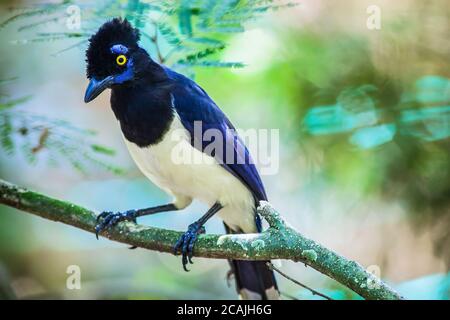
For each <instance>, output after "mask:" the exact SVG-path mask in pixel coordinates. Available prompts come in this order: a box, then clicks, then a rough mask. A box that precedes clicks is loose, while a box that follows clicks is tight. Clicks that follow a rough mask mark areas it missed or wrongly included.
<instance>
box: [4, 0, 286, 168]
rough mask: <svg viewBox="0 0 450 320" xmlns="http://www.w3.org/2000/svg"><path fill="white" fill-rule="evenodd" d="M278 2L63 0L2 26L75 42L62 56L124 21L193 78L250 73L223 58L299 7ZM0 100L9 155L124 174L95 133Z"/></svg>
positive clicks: (28, 35)
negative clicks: (73, 22) (75, 23)
mask: <svg viewBox="0 0 450 320" xmlns="http://www.w3.org/2000/svg"><path fill="white" fill-rule="evenodd" d="M278 3H279V2H277V4H275V3H274V2H273V1H270V0H223V1H219V0H178V1H176V0H169V1H166V0H161V1H155V0H147V1H142V0H127V1H117V0H100V1H98V0H87V1H82V2H81V1H72V0H63V1H60V2H52V3H37V4H32V5H23V6H21V7H20V8H13V9H11V16H10V17H9V18H8V19H6V20H5V21H3V22H1V23H0V32H3V31H4V30H5V29H6V28H7V27H12V26H13V25H15V26H16V28H17V30H18V31H19V32H21V33H22V34H24V38H20V39H17V40H15V41H14V42H15V44H21V45H28V44H30V43H42V42H49V41H58V40H66V41H64V43H65V46H66V44H67V41H70V42H71V44H70V45H69V46H66V47H63V46H62V47H61V49H59V51H57V52H55V53H54V55H59V54H61V53H63V52H66V51H67V50H71V49H74V48H81V49H84V48H85V47H86V45H87V40H88V38H89V36H90V35H91V34H93V33H94V32H95V31H96V30H97V28H98V27H99V26H100V25H101V24H103V23H104V22H105V21H106V20H107V19H110V18H113V17H118V16H120V17H123V18H127V19H128V20H130V21H131V22H132V23H133V24H134V25H135V26H136V27H138V28H139V29H140V30H141V33H142V35H143V39H142V43H141V45H142V46H143V47H144V48H146V49H147V50H148V51H149V52H150V53H151V55H152V56H153V58H154V59H156V60H157V61H159V62H160V63H165V64H167V65H170V66H172V67H173V68H175V69H178V71H180V72H182V73H184V74H186V75H187V76H190V77H193V76H194V71H195V68H194V67H216V68H217V67H221V68H240V67H243V66H244V64H243V63H241V62H236V61H222V60H221V59H220V56H219V53H220V52H221V51H223V50H224V49H225V48H226V45H227V39H228V37H229V35H230V34H235V33H240V32H243V31H244V30H245V23H247V22H249V21H251V20H254V19H256V18H258V17H259V16H260V15H261V14H264V13H265V12H267V11H269V10H275V9H279V8H282V7H288V6H292V5H293V4H292V3H286V4H278ZM71 6H72V9H73V8H75V9H78V11H79V13H80V14H81V20H80V22H81V23H80V28H78V29H75V30H74V29H73V28H69V27H68V25H67V21H68V19H69V18H70V14H71V13H70V10H68V9H70V8H71ZM73 6H76V7H73ZM0 85H1V82H0ZM0 98H1V99H2V100H1V103H0V140H1V141H0V143H1V148H2V149H3V150H4V151H5V152H6V153H8V154H12V153H13V152H15V150H16V149H20V150H22V151H23V153H24V154H25V156H26V158H27V159H28V161H29V162H30V163H35V162H36V161H37V155H38V154H39V153H42V152H45V151H48V152H47V153H48V159H49V162H50V163H51V164H56V163H57V162H58V159H65V161H69V162H70V163H71V164H72V165H73V167H75V168H76V169H78V170H80V171H83V172H85V171H86V164H87V163H94V164H97V165H99V166H101V167H103V168H105V169H107V170H110V171H112V172H114V173H120V172H121V169H120V168H118V167H115V166H113V165H110V164H108V163H107V162H105V160H104V159H101V158H99V156H100V155H103V156H111V155H113V154H114V151H113V150H111V149H109V148H106V147H104V146H100V145H98V144H95V142H93V141H92V136H93V135H94V133H93V132H92V131H89V130H80V129H78V128H75V127H74V126H72V125H71V124H70V123H68V122H65V121H60V120H55V119H50V118H46V117H42V116H39V115H36V114H33V113H29V112H26V111H17V110H16V108H15V107H16V106H17V105H19V104H21V103H22V102H24V101H25V100H26V99H28V97H26V98H22V99H17V100H8V99H7V97H5V96H0Z"/></svg>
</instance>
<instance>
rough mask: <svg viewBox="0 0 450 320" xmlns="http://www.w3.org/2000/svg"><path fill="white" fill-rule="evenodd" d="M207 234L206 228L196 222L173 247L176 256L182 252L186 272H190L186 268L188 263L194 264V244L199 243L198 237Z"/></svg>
mask: <svg viewBox="0 0 450 320" xmlns="http://www.w3.org/2000/svg"><path fill="white" fill-rule="evenodd" d="M202 233H205V227H203V226H202V225H200V224H199V223H198V222H194V223H193V224H191V225H189V227H188V231H186V232H185V233H184V234H183V235H182V236H181V237H180V239H178V241H177V243H176V244H175V246H174V247H173V251H174V254H177V253H178V251H181V254H182V258H181V262H182V264H183V269H184V271H189V270H188V269H187V268H186V265H187V264H188V262H189V263H190V264H193V262H192V254H193V252H194V244H195V242H196V241H197V238H198V235H199V234H202Z"/></svg>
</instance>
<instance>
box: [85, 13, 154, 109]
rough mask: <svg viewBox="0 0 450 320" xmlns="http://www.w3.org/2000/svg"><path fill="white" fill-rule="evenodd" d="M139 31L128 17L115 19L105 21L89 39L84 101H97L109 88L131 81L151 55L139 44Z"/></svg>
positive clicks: (137, 75)
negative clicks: (87, 82)
mask: <svg viewBox="0 0 450 320" xmlns="http://www.w3.org/2000/svg"><path fill="white" fill-rule="evenodd" d="M139 38H140V34H139V30H137V29H135V28H133V26H132V25H131V24H130V23H129V22H128V21H127V20H126V19H124V20H122V19H121V18H114V19H112V20H110V21H108V22H106V23H104V24H103V25H102V26H101V27H100V29H98V31H97V33H95V34H94V35H93V36H92V37H91V38H90V39H89V47H88V49H87V50H86V62H87V72H86V73H87V77H88V79H90V82H89V85H88V87H87V89H86V93H85V96H84V102H86V103H87V102H89V101H92V100H94V99H95V98H96V97H97V96H98V95H99V94H100V93H102V92H103V91H104V90H105V89H107V88H113V87H114V86H121V85H122V86H123V85H128V84H130V83H132V82H133V81H134V80H135V79H136V78H137V77H139V72H140V70H143V69H144V68H145V67H144V64H146V63H147V64H148V63H149V62H150V61H152V60H151V59H150V57H149V56H148V54H147V52H146V51H145V50H144V49H142V48H140V47H139V44H138V42H139Z"/></svg>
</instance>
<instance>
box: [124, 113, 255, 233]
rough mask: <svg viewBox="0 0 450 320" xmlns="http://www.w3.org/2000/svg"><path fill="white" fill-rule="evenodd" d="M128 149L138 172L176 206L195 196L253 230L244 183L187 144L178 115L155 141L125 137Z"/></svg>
mask: <svg viewBox="0 0 450 320" xmlns="http://www.w3.org/2000/svg"><path fill="white" fill-rule="evenodd" d="M125 142H126V145H127V147H128V150H129V152H130V154H131V156H132V158H133V159H134V161H135V162H136V164H137V166H138V167H139V169H140V170H141V171H142V173H143V174H144V175H145V176H147V177H148V178H149V179H150V180H151V181H152V182H153V183H155V184H156V185H157V186H159V187H160V188H161V189H163V190H165V191H166V192H168V193H170V194H172V195H174V197H175V204H176V206H177V207H178V208H180V209H181V208H184V207H186V206H187V205H189V204H190V203H191V201H192V199H198V200H200V201H202V202H203V203H205V204H207V205H208V206H212V205H213V204H214V203H215V202H219V203H221V204H222V205H223V206H224V208H223V209H222V210H220V211H219V213H218V215H219V217H221V218H222V219H223V220H224V221H225V222H226V223H227V225H228V226H230V227H231V228H232V229H234V230H236V231H238V230H242V231H244V232H247V233H249V232H256V226H255V222H254V200H253V196H252V194H251V193H250V191H249V190H248V189H247V187H246V186H245V185H244V184H242V183H241V182H240V181H239V180H238V179H237V178H236V177H234V176H233V175H232V174H231V173H229V172H228V171H227V170H225V169H224V168H223V167H221V166H220V165H219V164H218V163H217V161H216V160H215V159H214V158H212V157H209V156H207V155H205V154H204V153H202V152H200V151H198V150H197V149H195V148H194V147H192V146H191V143H190V135H189V132H188V131H187V130H186V129H185V128H184V127H183V125H182V123H181V121H180V119H179V117H178V115H176V116H175V117H174V119H173V121H172V124H171V126H170V128H169V130H168V132H167V133H166V134H165V136H164V138H163V140H162V141H160V142H159V143H158V144H156V145H152V146H150V147H146V148H140V147H139V146H137V145H136V144H134V143H132V142H129V141H128V140H126V139H125Z"/></svg>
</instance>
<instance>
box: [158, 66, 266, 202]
mask: <svg viewBox="0 0 450 320" xmlns="http://www.w3.org/2000/svg"><path fill="white" fill-rule="evenodd" d="M165 70H166V73H167V75H168V76H169V78H170V79H171V82H172V89H171V93H172V95H173V98H174V101H173V103H174V108H175V110H176V111H177V113H178V114H179V116H180V120H181V122H182V124H183V126H184V127H185V128H186V129H187V130H188V131H189V133H190V134H191V137H192V140H191V144H192V145H193V146H194V147H196V148H197V149H200V146H201V150H200V151H202V152H205V153H208V151H207V150H205V147H206V146H207V145H208V144H209V143H211V142H210V141H204V139H201V137H195V135H194V122H195V121H201V123H202V131H203V132H205V131H206V130H208V129H215V130H219V131H220V132H221V137H222V139H223V141H221V142H222V143H221V145H222V146H223V148H222V150H213V151H212V154H209V155H210V156H213V157H215V158H216V159H217V160H218V161H219V163H220V164H221V165H222V166H223V167H224V168H225V169H226V170H228V171H229V172H230V173H231V174H233V175H234V176H236V177H237V178H238V179H240V180H241V181H242V183H244V184H245V185H246V186H247V187H248V189H249V190H250V191H251V192H252V194H253V196H254V197H255V200H257V201H259V200H267V195H266V191H265V190H264V185H263V184H262V181H261V178H260V176H259V174H258V171H257V169H256V166H255V164H254V162H253V160H252V158H251V155H250V153H249V151H248V149H247V147H246V146H245V144H244V143H243V141H242V139H241V138H240V137H239V136H238V135H237V133H236V132H235V128H234V127H233V125H232V124H231V122H230V120H228V118H227V117H226V115H225V114H224V113H223V112H222V110H220V109H219V107H218V106H217V105H216V104H215V103H214V101H213V100H212V99H211V98H210V97H209V96H208V94H207V93H206V92H205V91H204V90H203V89H202V88H200V87H199V86H198V85H197V84H196V83H195V82H194V81H192V80H190V79H188V78H186V77H185V76H183V75H181V74H178V73H176V72H175V71H172V70H170V69H168V68H165ZM198 138H200V139H199V140H198V141H197V142H196V141H195V140H196V139H198ZM200 141H201V142H200ZM230 150H232V152H230Z"/></svg>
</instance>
